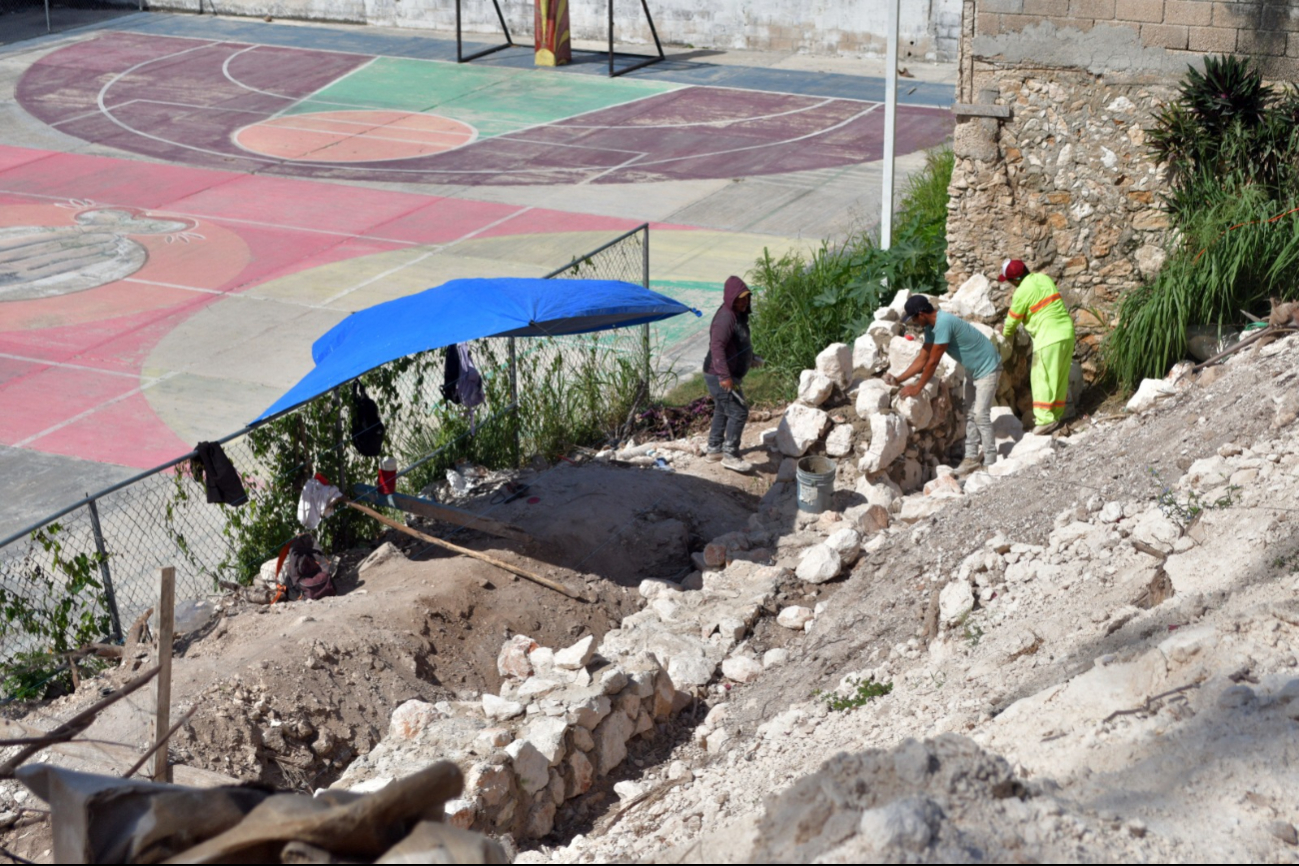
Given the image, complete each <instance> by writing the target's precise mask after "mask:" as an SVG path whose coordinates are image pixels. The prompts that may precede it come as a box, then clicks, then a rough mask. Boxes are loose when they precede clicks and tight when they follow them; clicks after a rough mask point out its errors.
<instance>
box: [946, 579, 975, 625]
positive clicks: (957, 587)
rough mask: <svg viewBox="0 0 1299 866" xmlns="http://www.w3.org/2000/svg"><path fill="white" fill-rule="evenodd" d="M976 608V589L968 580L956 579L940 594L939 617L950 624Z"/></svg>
mask: <svg viewBox="0 0 1299 866" xmlns="http://www.w3.org/2000/svg"><path fill="white" fill-rule="evenodd" d="M972 610H974V590H972V589H971V588H970V584H969V582H968V581H964V580H954V581H952V582H951V583H949V584H947V586H945V587H943V590H942V592H940V593H939V594H938V617H939V619H940V620H942V621H943V622H945V623H948V624H949V625H950V624H952V623H955V622H956V621H957V620H959V619H960V618H961V617H963V616H965V615H966V614H968V613H969V612H970V611H972Z"/></svg>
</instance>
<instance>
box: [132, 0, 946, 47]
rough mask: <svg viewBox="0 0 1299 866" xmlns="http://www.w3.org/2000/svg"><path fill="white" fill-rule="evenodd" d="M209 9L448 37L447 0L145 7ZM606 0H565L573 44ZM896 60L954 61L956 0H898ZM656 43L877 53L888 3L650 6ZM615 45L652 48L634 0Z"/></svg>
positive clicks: (485, 10)
mask: <svg viewBox="0 0 1299 866" xmlns="http://www.w3.org/2000/svg"><path fill="white" fill-rule="evenodd" d="M200 2H201V3H202V9H203V11H204V12H213V11H216V12H218V13H220V14H223V15H250V16H257V17H261V16H264V15H270V16H272V17H275V18H296V19H304V20H315V21H342V22H353V23H369V24H376V25H383V26H396V27H411V28H424V29H435V30H453V29H454V28H455V4H454V2H452V0H148V2H147V4H146V5H147V6H148V8H151V9H175V10H187V11H198V9H199V3H200ZM498 2H500V4H501V10H502V11H503V12H504V13H505V17H506V21H508V22H509V25H510V30H511V32H513V33H515V34H516V40H517V41H522V42H526V41H527V37H529V36H530V35H531V33H532V15H533V11H532V10H533V4H532V2H531V0H498ZM606 2H607V0H569V3H570V12H569V20H570V24H571V26H572V31H573V37H574V38H575V39H594V40H603V39H605V38H607V37H606V34H607V32H608V17H607V15H608V13H607V12H606V9H607V5H606ZM901 3H902V18H901V26H900V29H899V32H900V35H901V44H900V46H899V48H900V51H899V57H901V58H902V60H903V61H905V60H906V59H907V58H908V56H910V57H913V58H917V59H927V60H955V59H956V45H957V40H958V39H959V37H960V30H961V0H901ZM649 6H650V12H651V13H652V14H653V15H654V24H655V26H656V27H657V28H658V32H659V38H660V39H662V40H663V41H664V42H665V43H671V44H672V45H676V46H680V45H692V46H694V47H695V48H700V49H707V48H724V49H732V48H743V49H749V50H755V51H796V50H797V51H805V52H810V53H813V54H845V55H880V56H882V55H883V53H884V29H885V25H886V22H887V14H886V11H885V0H712V2H707V3H704V2H701V0H649ZM462 9H463V11H462V14H463V26H464V29H465V32H466V33H473V34H492V33H499V32H500V29H499V26H498V25H497V23H496V13H495V11H494V10H493V9H492V3H491V0H463V7H462ZM614 18H615V30H614V36H615V38H616V39H617V40H618V41H619V42H622V43H629V44H645V43H649V42H650V41H651V40H650V33H649V28H648V27H647V26H646V25H645V16H644V14H643V13H642V11H641V4H640V0H614Z"/></svg>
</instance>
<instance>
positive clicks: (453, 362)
mask: <svg viewBox="0 0 1299 866" xmlns="http://www.w3.org/2000/svg"><path fill="white" fill-rule="evenodd" d="M442 398H443V399H444V400H448V401H450V402H452V403H459V402H460V352H459V351H457V349H456V346H455V345H454V344H452V345H450V346H447V348H446V369H445V370H444V371H443V373H442Z"/></svg>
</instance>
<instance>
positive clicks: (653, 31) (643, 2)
mask: <svg viewBox="0 0 1299 866" xmlns="http://www.w3.org/2000/svg"><path fill="white" fill-rule="evenodd" d="M640 8H642V9H644V10H645V20H646V21H648V22H649V28H650V35H651V36H653V37H654V47H655V48H656V49H658V52H659V60H662V59H663V58H664V57H666V56H667V55H666V54H664V53H663V43H662V42H660V41H659V31H658V28H657V27H655V26H654V16H653V15H651V14H650V11H649V0H640Z"/></svg>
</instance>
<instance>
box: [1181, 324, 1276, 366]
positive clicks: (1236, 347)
mask: <svg viewBox="0 0 1299 866" xmlns="http://www.w3.org/2000/svg"><path fill="white" fill-rule="evenodd" d="M1277 330H1278V329H1277V328H1274V327H1272V326H1271V325H1268V326H1267V327H1266V328H1259V329H1258V330H1257V331H1255V332H1254V333H1252V334H1250V335H1249V336H1248V337H1246V338H1245V339H1243V340H1240V341H1239V342H1237V343H1234V344H1233V345H1232V346H1231V347H1229V348H1226V349H1223V350H1222V351H1221V352H1219V353H1218V354H1216V355H1214V356H1213V357H1212V358H1210V359H1209V360H1207V361H1205V362H1204V363H1202V364H1196V365H1195V366H1194V367H1192V368H1191V372H1192V373H1194V372H1195V371H1197V370H1199V369H1200V368H1202V367H1207V366H1209V365H1210V364H1212V363H1214V362H1215V361H1217V360H1219V359H1221V358H1225V357H1227V356H1228V355H1232V354H1235V353H1236V352H1239V351H1240V350H1241V349H1243V348H1245V347H1246V346H1248V345H1250V344H1251V343H1253V342H1255V341H1257V340H1260V339H1262V338H1263V337H1265V336H1267V335H1268V334H1275V333H1276V332H1277Z"/></svg>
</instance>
